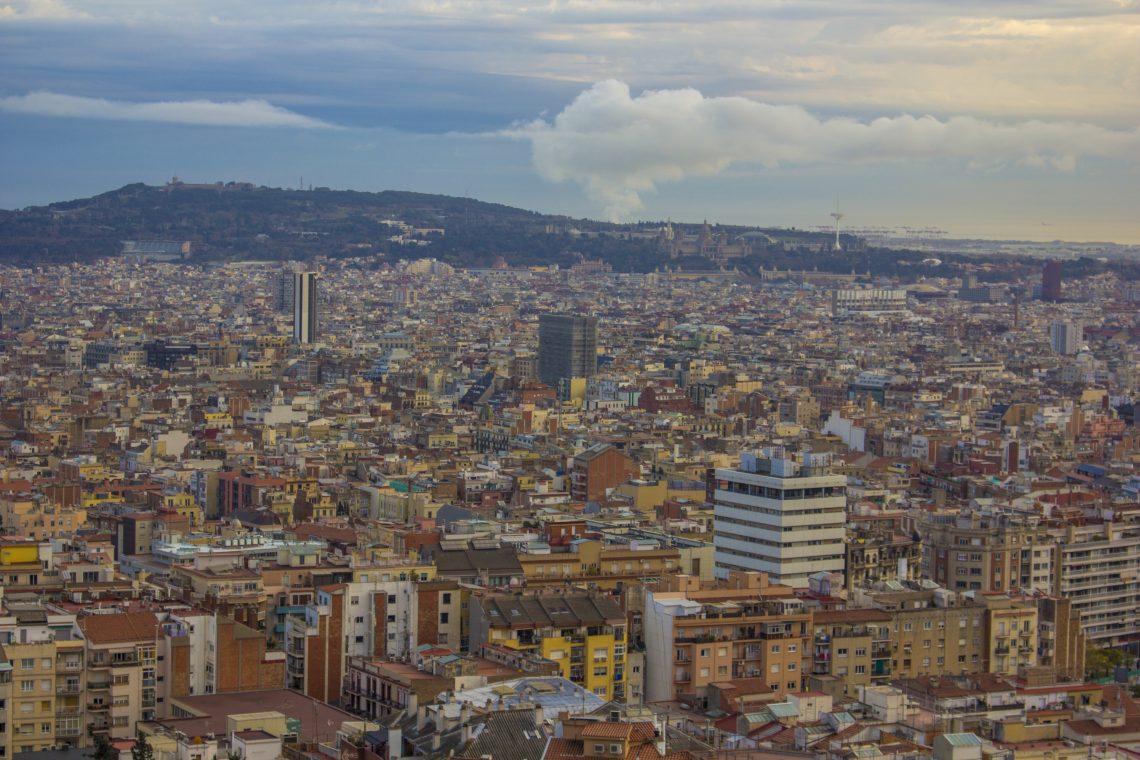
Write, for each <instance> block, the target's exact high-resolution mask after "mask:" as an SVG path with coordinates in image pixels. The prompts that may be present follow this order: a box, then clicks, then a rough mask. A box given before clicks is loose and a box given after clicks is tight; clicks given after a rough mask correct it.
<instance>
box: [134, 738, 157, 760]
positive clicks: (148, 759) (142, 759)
mask: <svg viewBox="0 0 1140 760" xmlns="http://www.w3.org/2000/svg"><path fill="white" fill-rule="evenodd" d="M131 760H154V748H152V747H151V746H150V742H148V741H147V740H146V734H144V733H143V732H142V731H139V733H138V736H136V737H135V746H133V747H131Z"/></svg>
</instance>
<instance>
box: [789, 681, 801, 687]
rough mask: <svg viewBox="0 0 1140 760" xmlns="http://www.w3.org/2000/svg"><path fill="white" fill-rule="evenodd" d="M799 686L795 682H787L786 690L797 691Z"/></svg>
mask: <svg viewBox="0 0 1140 760" xmlns="http://www.w3.org/2000/svg"><path fill="white" fill-rule="evenodd" d="M799 686H800V685H799V684H798V683H796V682H795V681H788V688H789V689H798V688H799Z"/></svg>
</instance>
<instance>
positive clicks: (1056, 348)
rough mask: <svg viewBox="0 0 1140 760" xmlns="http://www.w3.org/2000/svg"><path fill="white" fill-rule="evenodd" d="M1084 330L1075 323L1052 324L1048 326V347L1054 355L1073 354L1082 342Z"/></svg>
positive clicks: (1079, 348)
mask: <svg viewBox="0 0 1140 760" xmlns="http://www.w3.org/2000/svg"><path fill="white" fill-rule="evenodd" d="M1084 339H1085V335H1084V329H1082V327H1081V326H1080V325H1079V324H1077V323H1075V322H1054V323H1053V324H1051V325H1049V345H1050V346H1052V348H1053V353H1055V354H1075V353H1077V352H1078V351H1080V350H1081V343H1083V342H1084Z"/></svg>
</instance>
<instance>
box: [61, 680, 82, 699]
mask: <svg viewBox="0 0 1140 760" xmlns="http://www.w3.org/2000/svg"><path fill="white" fill-rule="evenodd" d="M81 691H83V687H82V686H80V685H79V684H77V683H68V684H64V685H63V686H57V687H55V693H56V694H59V695H60V696H67V695H69V694H78V693H79V692H81Z"/></svg>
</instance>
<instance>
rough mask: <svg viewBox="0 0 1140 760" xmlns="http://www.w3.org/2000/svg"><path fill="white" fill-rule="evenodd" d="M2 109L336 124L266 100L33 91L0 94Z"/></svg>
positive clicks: (207, 122)
mask: <svg viewBox="0 0 1140 760" xmlns="http://www.w3.org/2000/svg"><path fill="white" fill-rule="evenodd" d="M0 110H3V111H7V112H9V113H19V114H32V115H36V116H55V117H62V118H76V119H105V120H112V121H149V122H162V123H168V124H193V125H202V126H214V127H296V128H302V129H333V128H335V126H334V125H332V124H329V123H327V122H323V121H321V120H319V119H312V118H309V117H308V116H303V115H301V114H298V113H294V112H293V111H290V110H288V109H285V108H280V107H278V106H274V105H273V104H271V103H268V102H267V101H264V100H240V101H232V102H215V101H210V100H185V101H169V102H157V103H129V102H124V101H116V100H105V99H103V98H88V97H82V96H77V95H63V94H60V93H55V92H32V93H28V94H27V95H15V96H11V97H6V98H0Z"/></svg>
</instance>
